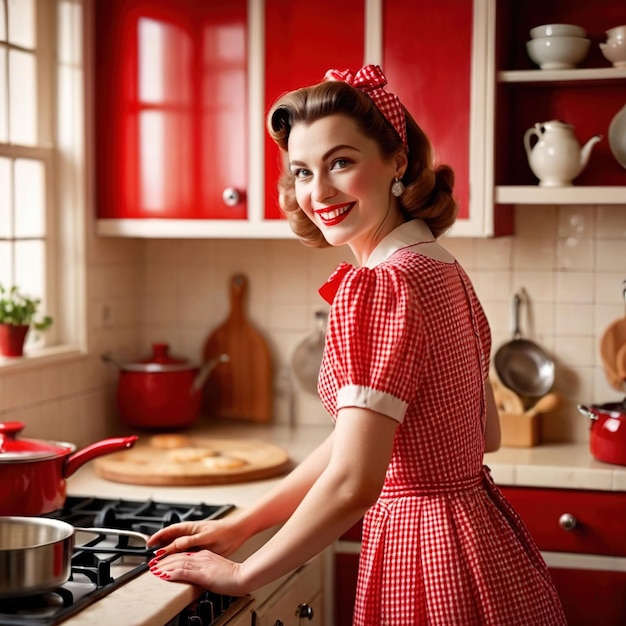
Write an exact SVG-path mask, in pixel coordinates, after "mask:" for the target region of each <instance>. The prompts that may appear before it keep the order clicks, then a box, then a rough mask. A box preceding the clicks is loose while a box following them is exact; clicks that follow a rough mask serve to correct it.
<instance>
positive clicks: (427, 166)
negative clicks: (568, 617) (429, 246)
mask: <svg viewBox="0 0 626 626" xmlns="http://www.w3.org/2000/svg"><path fill="white" fill-rule="evenodd" d="M403 108H404V107H403ZM404 113H405V116H406V130H407V141H408V165H407V168H406V171H405V173H404V176H403V177H402V182H403V184H404V185H405V190H404V192H403V193H402V195H401V196H400V197H399V198H398V201H399V203H400V207H401V210H402V212H403V213H404V215H405V217H406V219H407V220H410V219H413V218H420V219H422V220H424V222H425V223H426V224H427V225H428V227H429V228H430V230H431V232H432V233H433V235H434V236H435V237H439V236H440V235H442V234H443V233H444V232H445V231H446V230H447V229H448V228H450V226H452V224H453V223H454V220H455V219H456V213H457V204H456V202H455V200H454V198H453V197H452V187H453V185H454V172H453V171H452V169H451V168H450V167H449V166H447V165H437V166H435V165H434V163H433V156H432V148H431V145H430V142H429V140H428V137H426V135H425V134H424V131H422V129H421V128H420V127H419V126H418V124H417V123H416V122H415V120H414V119H413V117H412V116H411V115H410V114H409V112H408V111H407V110H406V109H404ZM333 114H343V115H347V116H349V117H351V118H352V119H354V120H355V122H356V123H357V125H358V127H359V128H360V130H361V132H362V133H363V134H364V135H365V136H367V137H369V138H371V139H373V140H374V141H376V142H377V143H378V146H379V148H380V151H381V154H382V155H383V157H388V158H392V157H393V156H394V155H395V154H396V152H397V151H398V150H400V149H401V148H402V140H401V139H400V136H399V135H398V133H397V132H396V130H395V129H394V128H393V126H392V125H391V124H390V123H389V122H388V121H387V120H386V119H385V117H384V116H383V115H382V113H381V112H380V111H379V110H378V108H377V107H376V105H375V104H374V102H373V101H372V100H371V99H370V98H369V96H367V95H366V94H365V93H363V92H362V91H360V90H359V89H357V88H355V87H352V86H350V85H348V84H346V83H344V82H342V81H325V82H323V83H319V84H318V85H313V86H312V87H304V88H302V89H297V90H295V91H292V92H290V93H287V94H285V95H283V96H282V97H280V98H279V99H278V100H277V101H276V102H275V103H274V105H273V106H272V108H271V110H270V112H269V114H268V117H267V128H268V131H269V134H270V136H271V137H272V139H273V140H274V141H275V142H276V144H277V145H278V147H279V148H280V149H281V150H282V152H283V163H282V173H281V176H280V178H279V180H278V203H279V205H280V208H281V209H282V211H283V213H284V214H285V216H286V217H287V219H288V221H289V225H290V226H291V229H292V230H293V232H294V233H295V234H296V235H297V236H298V237H299V238H300V240H301V241H302V242H303V243H304V244H306V245H309V246H315V247H319V248H323V247H326V246H328V245H329V244H328V242H327V241H326V240H325V239H324V236H323V235H322V233H321V231H320V230H319V228H318V227H317V226H316V225H315V224H314V223H313V222H312V221H311V220H310V219H309V218H308V217H307V215H306V214H305V213H304V211H303V210H302V209H301V208H300V206H299V205H298V203H297V201H296V194H295V179H294V176H293V175H292V173H291V171H290V169H289V163H288V156H287V143H288V141H289V133H290V132H291V128H292V126H294V125H295V124H299V123H305V124H310V123H311V122H314V121H316V120H318V119H320V118H322V117H326V116H327V115H333Z"/></svg>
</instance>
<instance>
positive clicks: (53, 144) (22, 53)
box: [0, 0, 85, 353]
mask: <svg viewBox="0 0 626 626" xmlns="http://www.w3.org/2000/svg"><path fill="white" fill-rule="evenodd" d="M82 56H83V53H82V0H0V282H1V283H2V284H3V285H4V286H5V287H9V286H11V285H18V287H19V288H20V290H21V291H23V292H25V293H27V294H28V295H30V296H36V297H40V298H41V299H42V305H43V310H44V312H45V313H47V314H50V315H52V316H53V317H54V320H55V323H54V324H53V326H52V328H51V329H50V330H49V331H47V332H46V333H43V334H40V335H39V336H37V335H36V334H35V333H31V334H30V336H29V343H28V345H27V352H28V353H30V351H29V350H28V348H43V347H46V346H59V345H64V344H65V345H67V344H74V345H75V344H77V343H81V339H82V337H81V325H80V324H78V320H79V319H80V317H81V316H80V313H81V306H80V298H78V297H77V291H80V290H79V289H78V280H79V278H80V276H81V275H82V272H81V267H82V263H83V254H82V248H83V243H82V242H81V238H80V237H79V234H80V233H81V223H82V216H83V215H84V210H85V209H84V150H83V144H84V142H83V135H84V127H83V119H84V116H83V80H84V77H83V67H82ZM70 251H71V252H70Z"/></svg>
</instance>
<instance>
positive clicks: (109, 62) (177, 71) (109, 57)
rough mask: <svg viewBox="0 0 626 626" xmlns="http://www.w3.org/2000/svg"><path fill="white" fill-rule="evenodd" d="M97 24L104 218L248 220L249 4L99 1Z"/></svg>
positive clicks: (241, 0) (230, 0)
mask: <svg viewBox="0 0 626 626" xmlns="http://www.w3.org/2000/svg"><path fill="white" fill-rule="evenodd" d="M93 21H94V26H95V37H94V40H95V43H94V46H95V47H94V57H95V68H94V70H95V140H96V141H95V147H96V155H95V157H96V198H97V215H98V218H99V219H101V220H102V219H111V218H117V219H120V218H122V219H129V218H134V219H146V218H152V219H155V218H156V219H212V220H220V219H230V220H233V219H238V220H242V219H245V218H246V215H247V208H246V196H245V190H246V188H247V177H248V172H247V158H246V155H247V152H248V144H247V121H248V118H247V112H248V107H247V53H248V50H247V3H246V0H211V2H204V1H202V0H97V1H96V2H95V8H94V20H93ZM229 188H230V189H233V190H235V191H236V192H238V193H239V194H240V197H239V199H238V200H236V199H229V200H228V202H225V200H224V198H223V193H224V190H226V189H229ZM231 195H233V196H234V195H235V194H231Z"/></svg>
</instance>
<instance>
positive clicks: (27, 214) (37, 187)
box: [14, 159, 46, 237]
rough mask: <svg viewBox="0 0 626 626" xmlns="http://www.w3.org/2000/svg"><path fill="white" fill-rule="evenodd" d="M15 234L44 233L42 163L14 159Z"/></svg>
mask: <svg viewBox="0 0 626 626" xmlns="http://www.w3.org/2000/svg"><path fill="white" fill-rule="evenodd" d="M14 167H15V236H16V237H43V236H44V235H45V232H46V229H45V221H44V220H45V217H44V216H45V212H44V208H45V172H44V166H43V163H41V162H40V161H33V160H31V159H16V161H15V166H14Z"/></svg>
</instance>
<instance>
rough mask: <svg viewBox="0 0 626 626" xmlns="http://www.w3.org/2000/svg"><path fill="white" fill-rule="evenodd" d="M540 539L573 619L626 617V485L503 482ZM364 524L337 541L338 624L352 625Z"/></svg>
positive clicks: (611, 624) (612, 621) (618, 624)
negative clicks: (599, 487)
mask: <svg viewBox="0 0 626 626" xmlns="http://www.w3.org/2000/svg"><path fill="white" fill-rule="evenodd" d="M501 490H502V492H503V493H504V495H505V496H506V497H507V499H508V500H509V502H510V503H511V504H512V505H513V508H514V509H515V510H516V511H517V512H518V514H519V515H520V516H521V517H522V519H523V520H524V523H525V524H526V526H527V527H528V530H529V531H530V534H531V535H532V536H533V538H534V539H535V541H536V542H537V544H538V546H539V549H540V550H541V552H542V554H543V556H544V558H545V560H546V562H547V564H548V567H549V568H550V573H551V575H552V579H553V581H554V584H555V586H556V588H557V591H558V593H559V596H560V598H561V602H562V604H563V609H564V611H565V615H566V618H567V622H568V626H623V625H624V624H626V493H624V492H607V491H587V490H577V489H539V488H530V487H501ZM360 541H361V525H360V524H358V525H356V526H355V527H354V528H352V529H351V530H350V531H348V532H347V533H346V534H345V535H344V536H343V537H342V538H341V540H340V541H339V542H337V545H336V549H335V563H334V569H335V571H334V575H335V589H334V592H335V594H334V597H335V611H334V613H335V624H336V626H351V624H352V609H353V606H354V598H355V592H356V580H357V571H358V566H359V548H360V545H361V544H360Z"/></svg>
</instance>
